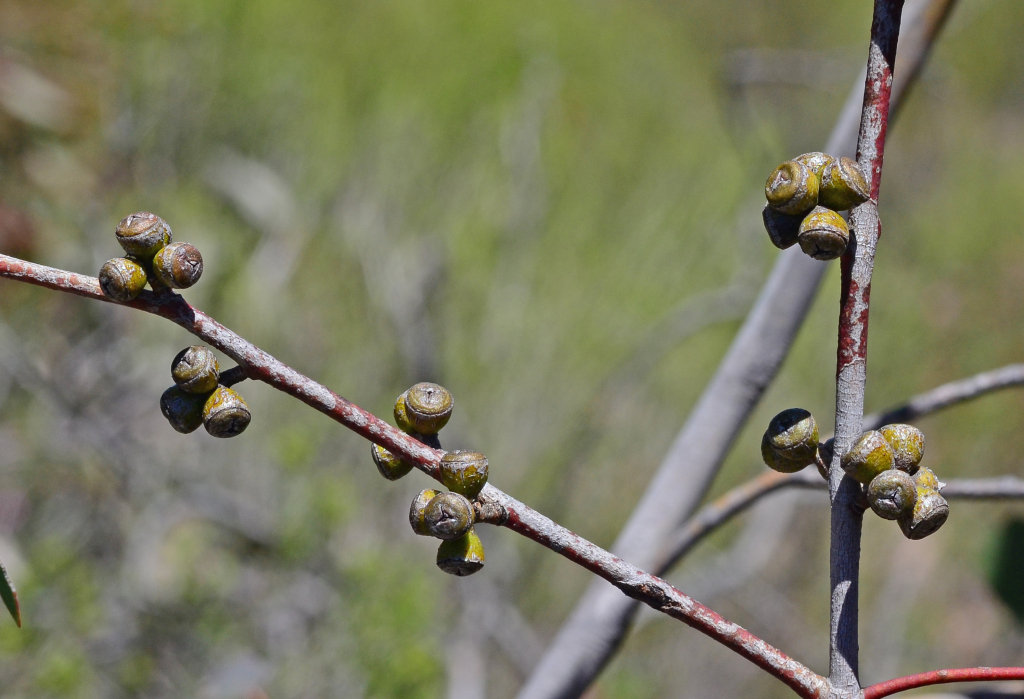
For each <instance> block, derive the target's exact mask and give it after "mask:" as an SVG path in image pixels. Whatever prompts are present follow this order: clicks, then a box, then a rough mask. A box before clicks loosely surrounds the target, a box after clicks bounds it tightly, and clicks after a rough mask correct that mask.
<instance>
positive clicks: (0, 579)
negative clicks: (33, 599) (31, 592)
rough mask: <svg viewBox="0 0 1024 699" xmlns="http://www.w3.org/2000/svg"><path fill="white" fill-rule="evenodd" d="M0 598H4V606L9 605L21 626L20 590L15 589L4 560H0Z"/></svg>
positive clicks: (10, 610)
mask: <svg viewBox="0 0 1024 699" xmlns="http://www.w3.org/2000/svg"><path fill="white" fill-rule="evenodd" d="M0 573H3V575H0V599H3V601H4V606H6V607H7V611H9V612H10V613H11V616H12V617H14V623H16V624H17V625H18V628H19V629H20V628H21V605H20V604H19V603H18V591H17V590H15V589H14V583H12V582H11V576H10V575H8V574H7V568H5V567H4V564H3V561H0Z"/></svg>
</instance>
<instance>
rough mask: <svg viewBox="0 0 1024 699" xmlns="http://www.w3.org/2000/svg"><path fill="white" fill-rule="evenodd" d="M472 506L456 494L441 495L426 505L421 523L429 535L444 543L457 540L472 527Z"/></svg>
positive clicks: (473, 516)
mask: <svg viewBox="0 0 1024 699" xmlns="http://www.w3.org/2000/svg"><path fill="white" fill-rule="evenodd" d="M474 519H475V513H474V512H473V505H472V504H471V503H470V502H469V500H467V499H466V498H464V497H462V496H461V495H459V494H458V493H441V494H440V495H437V496H435V497H434V499H433V500H431V501H430V502H429V503H427V509H426V511H424V513H423V523H424V524H425V525H426V528H427V531H428V532H430V535H431V536H433V537H436V538H438V539H444V540H445V541H452V540H453V539H458V538H459V537H460V536H462V535H463V534H465V533H466V532H468V531H469V530H470V528H471V527H472V526H473V522H474Z"/></svg>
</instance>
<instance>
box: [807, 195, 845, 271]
mask: <svg viewBox="0 0 1024 699" xmlns="http://www.w3.org/2000/svg"><path fill="white" fill-rule="evenodd" d="M797 242H798V243H800V249H801V250H803V251H804V254H805V255H810V256H811V257H813V258H814V259H815V260H834V259H836V258H837V257H840V256H841V255H842V254H843V253H844V252H846V247H847V246H848V245H849V244H850V228H849V227H848V226H847V225H846V221H844V220H843V217H842V216H840V215H839V214H837V213H836V212H835V211H832V210H831V209H826V208H825V207H824V206H818V207H815V209H814V211H812V212H811V213H809V214H807V216H806V217H805V218H804V220H803V222H802V223H801V224H800V232H799V233H798V234H797Z"/></svg>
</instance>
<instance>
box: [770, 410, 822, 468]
mask: <svg viewBox="0 0 1024 699" xmlns="http://www.w3.org/2000/svg"><path fill="white" fill-rule="evenodd" d="M765 439H767V440H768V444H769V446H770V447H771V449H772V451H773V452H775V454H777V455H778V456H779V457H781V458H783V459H786V460H787V461H794V462H797V463H798V464H800V467H801V468H802V467H803V466H808V465H810V464H811V463H813V462H814V455H815V453H816V452H817V450H818V424H817V423H816V422H815V421H814V416H813V415H811V414H810V413H809V412H807V411H806V410H804V409H803V408H789V409H788V410H783V411H782V412H781V413H779V414H778V415H776V416H775V417H773V418H772V419H771V422H769V423H768V429H767V430H766V431H765ZM796 470H799V469H796Z"/></svg>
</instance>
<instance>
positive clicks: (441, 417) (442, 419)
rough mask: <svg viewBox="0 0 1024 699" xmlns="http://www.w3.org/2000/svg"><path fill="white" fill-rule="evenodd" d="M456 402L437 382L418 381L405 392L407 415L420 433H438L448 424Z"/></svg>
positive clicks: (414, 428) (413, 426) (413, 428)
mask: <svg viewBox="0 0 1024 699" xmlns="http://www.w3.org/2000/svg"><path fill="white" fill-rule="evenodd" d="M454 407H455V402H454V401H453V400H452V394H451V393H449V392H448V389H446V388H444V387H443V386H438V385H437V384H436V383H418V384H416V385H415V386H413V387H412V388H410V389H409V390H408V391H406V392H405V416H406V418H407V419H408V421H409V424H410V425H412V431H413V432H416V433H418V434H424V435H427V434H437V433H438V432H440V431H441V428H442V427H444V426H445V425H447V424H448V419H449V418H450V417H451V416H452V408H454Z"/></svg>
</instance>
